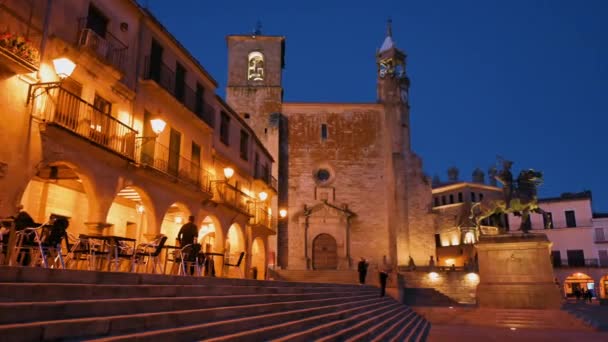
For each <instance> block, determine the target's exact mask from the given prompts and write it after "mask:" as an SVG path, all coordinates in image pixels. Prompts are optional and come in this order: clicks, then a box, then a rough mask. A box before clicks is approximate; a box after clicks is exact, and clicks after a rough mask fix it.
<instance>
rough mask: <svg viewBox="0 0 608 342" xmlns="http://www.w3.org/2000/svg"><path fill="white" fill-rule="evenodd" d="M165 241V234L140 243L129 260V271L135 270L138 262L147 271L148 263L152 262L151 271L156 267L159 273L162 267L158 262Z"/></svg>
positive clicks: (154, 270) (154, 271) (153, 271)
mask: <svg viewBox="0 0 608 342" xmlns="http://www.w3.org/2000/svg"><path fill="white" fill-rule="evenodd" d="M166 242H167V236H166V235H162V234H161V235H159V236H158V237H157V238H156V239H154V241H152V242H145V243H140V244H139V245H138V246H137V248H136V251H135V253H134V255H133V258H132V261H131V272H133V271H135V272H137V269H138V266H139V265H140V264H143V265H144V270H145V271H146V272H147V271H148V264H150V263H151V264H152V273H156V268H157V267H158V269H159V273H162V272H161V271H162V268H161V264H160V253H161V251H162V250H163V247H164V246H165V243H166Z"/></svg>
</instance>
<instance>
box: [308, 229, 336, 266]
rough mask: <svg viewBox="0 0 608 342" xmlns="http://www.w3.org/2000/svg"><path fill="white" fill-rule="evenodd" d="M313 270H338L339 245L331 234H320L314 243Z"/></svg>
mask: <svg viewBox="0 0 608 342" xmlns="http://www.w3.org/2000/svg"><path fill="white" fill-rule="evenodd" d="M312 268H313V269H315V270H335V269H337V268H338V244H337V243H336V239H334V237H333V236H331V235H329V234H319V235H317V237H315V239H314V240H313V241H312Z"/></svg>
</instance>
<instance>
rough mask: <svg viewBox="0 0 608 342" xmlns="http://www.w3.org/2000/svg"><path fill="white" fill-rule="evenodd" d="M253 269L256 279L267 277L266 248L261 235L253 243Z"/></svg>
mask: <svg viewBox="0 0 608 342" xmlns="http://www.w3.org/2000/svg"><path fill="white" fill-rule="evenodd" d="M251 269H252V273H254V274H252V276H255V277H254V278H255V279H266V248H264V240H262V239H261V238H259V237H258V238H255V239H254V240H253V244H252V245H251Z"/></svg>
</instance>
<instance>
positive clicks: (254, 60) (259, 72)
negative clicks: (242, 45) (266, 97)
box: [247, 51, 264, 81]
mask: <svg viewBox="0 0 608 342" xmlns="http://www.w3.org/2000/svg"><path fill="white" fill-rule="evenodd" d="M248 61H249V63H248V67H247V79H248V80H250V81H263V80H264V55H263V54H262V53H261V52H259V51H253V52H251V53H250V54H249V59H248Z"/></svg>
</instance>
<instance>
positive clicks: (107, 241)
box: [80, 234, 136, 271]
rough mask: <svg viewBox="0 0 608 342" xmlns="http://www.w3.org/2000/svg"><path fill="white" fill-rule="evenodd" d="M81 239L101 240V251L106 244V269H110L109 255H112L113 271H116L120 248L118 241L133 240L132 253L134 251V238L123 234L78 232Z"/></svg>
mask: <svg viewBox="0 0 608 342" xmlns="http://www.w3.org/2000/svg"><path fill="white" fill-rule="evenodd" d="M80 238H81V239H94V240H100V241H103V244H102V248H101V251H103V250H104V249H105V246H106V245H107V246H108V249H109V250H108V254H107V257H106V258H107V262H108V271H111V265H112V262H111V255H112V254H113V257H114V264H115V269H114V270H115V271H118V265H119V263H118V253H119V251H118V250H119V249H120V242H133V253H135V241H136V240H135V239H132V238H128V237H124V236H116V235H98V234H80Z"/></svg>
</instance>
